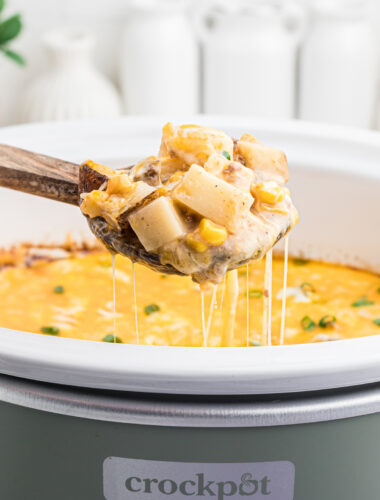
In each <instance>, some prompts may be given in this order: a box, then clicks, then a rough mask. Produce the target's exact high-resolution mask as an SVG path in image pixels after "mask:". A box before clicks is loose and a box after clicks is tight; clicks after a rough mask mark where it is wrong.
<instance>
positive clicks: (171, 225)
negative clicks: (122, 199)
mask: <svg viewBox="0 0 380 500" xmlns="http://www.w3.org/2000/svg"><path fill="white" fill-rule="evenodd" d="M128 221H129V223H130V225H131V227H132V229H133V231H134V232H135V233H136V235H137V237H138V239H139V240H140V242H141V244H142V245H143V247H144V248H145V250H146V251H147V252H154V251H155V250H158V249H159V248H161V247H162V246H164V245H165V244H166V243H170V242H171V241H174V240H177V239H178V238H181V236H183V235H184V234H185V227H184V225H183V223H182V221H181V218H180V216H179V215H178V213H177V211H176V209H175V207H174V205H173V202H172V201H171V200H170V199H169V198H166V197H163V196H161V197H160V198H157V199H156V200H154V201H152V203H149V205H146V206H145V207H143V208H140V209H139V210H136V211H135V212H133V213H132V214H131V215H130V216H129V217H128Z"/></svg>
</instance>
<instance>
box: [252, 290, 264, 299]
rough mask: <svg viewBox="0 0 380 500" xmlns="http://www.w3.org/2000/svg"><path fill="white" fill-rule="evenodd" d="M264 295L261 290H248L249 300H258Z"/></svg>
mask: <svg viewBox="0 0 380 500" xmlns="http://www.w3.org/2000/svg"><path fill="white" fill-rule="evenodd" d="M263 295H264V292H263V291H262V290H249V292H248V297H249V298H250V299H260V298H261V297H262V296H263Z"/></svg>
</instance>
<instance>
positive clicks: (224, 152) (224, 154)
mask: <svg viewBox="0 0 380 500" xmlns="http://www.w3.org/2000/svg"><path fill="white" fill-rule="evenodd" d="M222 155H223V156H224V158H227V160H230V161H231V155H230V153H229V152H228V151H222Z"/></svg>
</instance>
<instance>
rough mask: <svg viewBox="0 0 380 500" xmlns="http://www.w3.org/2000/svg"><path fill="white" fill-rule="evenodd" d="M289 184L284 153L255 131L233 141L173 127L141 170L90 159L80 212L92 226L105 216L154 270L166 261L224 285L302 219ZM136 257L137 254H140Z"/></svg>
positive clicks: (206, 129)
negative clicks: (227, 275) (230, 273)
mask: <svg viewBox="0 0 380 500" xmlns="http://www.w3.org/2000/svg"><path fill="white" fill-rule="evenodd" d="M287 180H288V166H287V161H286V156H285V155H284V153H283V152H281V151H279V150H277V149H274V148H271V147H269V146H265V145H263V144H261V143H260V142H259V141H258V140H257V139H256V138H255V137H253V136H251V135H249V134H244V135H243V136H242V137H241V139H240V140H233V139H232V138H230V137H229V136H228V135H227V134H225V133H224V132H222V131H219V130H214V129H212V128H209V127H200V126H197V125H181V126H178V127H175V126H173V125H172V124H170V123H169V124H166V125H165V126H164V128H163V136H162V142H161V147H160V151H159V154H158V156H149V157H148V158H146V159H145V160H142V161H141V162H140V163H138V164H137V165H136V166H135V167H131V168H126V169H123V170H120V171H119V170H113V169H110V168H108V167H106V166H103V165H99V164H96V163H93V162H86V163H85V164H83V165H82V166H81V170H80V192H81V209H82V212H83V213H84V214H85V215H86V216H87V217H88V218H89V223H90V227H91V228H92V229H93V225H94V221H95V220H104V221H105V223H106V224H107V225H108V226H109V227H111V228H112V229H113V230H115V231H116V232H117V234H118V237H119V238H120V239H123V238H124V240H125V241H126V242H127V243H128V242H130V241H132V240H133V243H134V244H136V245H137V246H140V248H141V250H144V251H145V252H149V255H150V256H152V264H151V267H152V268H154V269H157V270H160V271H161V272H162V269H160V268H159V265H161V266H162V265H168V266H171V267H172V268H173V271H175V272H178V273H179V274H186V275H191V276H192V278H193V279H194V280H195V281H197V282H199V283H203V282H205V281H211V282H214V283H218V282H220V281H221V279H222V277H223V276H224V275H225V273H226V272H227V271H228V270H231V269H236V268H237V267H239V266H240V265H242V264H244V263H246V262H248V261H249V260H251V259H257V258H260V257H262V256H263V255H265V253H266V252H267V251H268V250H269V249H270V248H272V246H273V245H274V244H275V243H276V242H277V241H278V240H279V239H280V238H281V237H283V236H284V235H285V234H287V232H288V231H289V230H290V229H291V228H292V227H293V226H294V225H295V224H296V223H297V221H298V214H297V210H296V209H295V207H294V205H293V203H292V201H291V198H290V193H289V190H288V189H287V188H286V187H285V186H284V184H285V183H286V182H287ZM99 218H100V219H99ZM110 247H111V248H112V244H110ZM132 258H135V259H136V260H139V258H138V252H135V254H134V255H133V256H132ZM153 258H154V259H156V260H155V261H154V262H153ZM142 260H145V263H147V262H146V259H142ZM157 263H158V265H157ZM148 264H149V262H148Z"/></svg>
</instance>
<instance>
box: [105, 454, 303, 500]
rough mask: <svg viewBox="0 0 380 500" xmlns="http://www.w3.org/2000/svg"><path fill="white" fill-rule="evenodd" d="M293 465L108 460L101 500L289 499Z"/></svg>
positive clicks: (291, 487)
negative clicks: (104, 499)
mask: <svg viewBox="0 0 380 500" xmlns="http://www.w3.org/2000/svg"><path fill="white" fill-rule="evenodd" d="M294 479H295V466H294V464H293V463H291V462H289V461H286V460H282V461H272V462H233V463H228V462H222V463H211V462H203V463H202V462H201V463H199V462H165V461H159V460H142V459H135V458H123V457H107V458H106V459H105V460H104V462H103V491H104V497H105V498H106V500H165V499H171V500H185V499H187V498H189V500H191V499H192V498H194V499H195V498H201V499H202V500H237V499H242V498H247V500H249V499H250V498H252V500H294Z"/></svg>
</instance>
